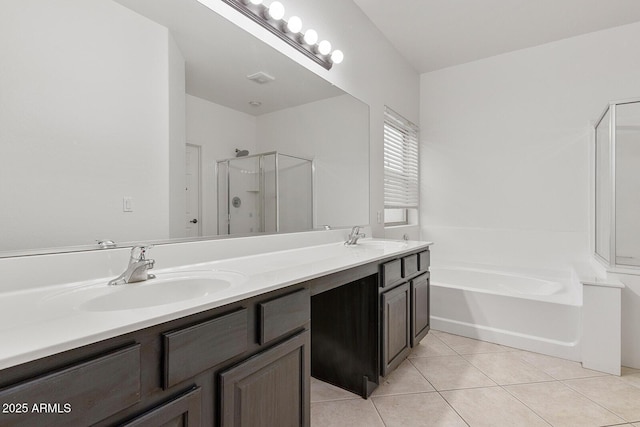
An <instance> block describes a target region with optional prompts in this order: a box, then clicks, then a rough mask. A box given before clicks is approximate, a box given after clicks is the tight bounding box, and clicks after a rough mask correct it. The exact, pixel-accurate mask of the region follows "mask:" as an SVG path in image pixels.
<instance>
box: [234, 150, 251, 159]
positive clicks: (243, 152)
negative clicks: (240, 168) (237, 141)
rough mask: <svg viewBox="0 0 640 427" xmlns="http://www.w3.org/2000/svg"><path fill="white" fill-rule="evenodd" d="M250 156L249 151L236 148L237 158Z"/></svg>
mask: <svg viewBox="0 0 640 427" xmlns="http://www.w3.org/2000/svg"><path fill="white" fill-rule="evenodd" d="M248 155H249V150H240V149H239V148H236V157H244V156H248Z"/></svg>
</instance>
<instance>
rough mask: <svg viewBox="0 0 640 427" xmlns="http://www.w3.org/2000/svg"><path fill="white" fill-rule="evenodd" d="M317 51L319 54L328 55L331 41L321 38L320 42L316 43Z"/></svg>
mask: <svg viewBox="0 0 640 427" xmlns="http://www.w3.org/2000/svg"><path fill="white" fill-rule="evenodd" d="M318 52H319V53H320V54H321V55H328V54H329V52H331V43H329V42H328V41H327V40H322V41H321V42H320V43H318Z"/></svg>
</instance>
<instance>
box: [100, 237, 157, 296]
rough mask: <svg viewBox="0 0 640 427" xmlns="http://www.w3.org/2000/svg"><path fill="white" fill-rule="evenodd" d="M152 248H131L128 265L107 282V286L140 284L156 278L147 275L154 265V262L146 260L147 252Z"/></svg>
mask: <svg viewBox="0 0 640 427" xmlns="http://www.w3.org/2000/svg"><path fill="white" fill-rule="evenodd" d="M152 247H153V246H134V247H132V248H131V256H130V257H129V265H128V266H127V269H126V270H125V271H124V273H122V274H121V275H119V276H118V277H116V278H115V279H113V280H110V281H109V286H113V285H124V284H125V283H133V282H142V281H145V280H148V279H153V278H155V277H156V276H154V275H153V274H149V273H148V271H149V270H151V269H152V268H153V266H154V264H155V263H156V262H155V260H152V259H147V251H148V250H149V249H151V248H152Z"/></svg>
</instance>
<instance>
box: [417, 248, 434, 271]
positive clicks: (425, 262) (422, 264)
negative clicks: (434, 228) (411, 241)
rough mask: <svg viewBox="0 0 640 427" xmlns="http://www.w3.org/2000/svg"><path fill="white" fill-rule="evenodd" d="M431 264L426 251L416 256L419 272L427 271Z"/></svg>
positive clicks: (428, 253) (429, 253)
mask: <svg viewBox="0 0 640 427" xmlns="http://www.w3.org/2000/svg"><path fill="white" fill-rule="evenodd" d="M430 264H431V252H430V251H428V250H426V251H424V252H420V253H419V254H418V268H419V269H420V271H427V270H428V269H429V265H430Z"/></svg>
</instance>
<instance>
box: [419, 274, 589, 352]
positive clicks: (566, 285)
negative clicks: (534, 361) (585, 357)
mask: <svg viewBox="0 0 640 427" xmlns="http://www.w3.org/2000/svg"><path fill="white" fill-rule="evenodd" d="M539 273H544V274H539ZM539 273H536V272H530V271H527V272H526V274H525V273H522V272H514V271H498V270H491V269H486V268H477V267H467V266H446V267H445V266H442V267H439V266H432V267H431V327H432V328H433V329H437V330H440V331H444V332H449V333H452V334H456V335H462V336H466V337H470V338H476V339H481V340H484V341H489V342H494V343H497V344H502V345H506V346H510V347H515V348H519V349H523V350H528V351H534V352H538V353H543V354H547V355H550V356H556V357H562V358H565V359H571V360H575V361H580V360H581V350H580V336H581V312H582V287H581V285H580V283H579V282H577V281H573V280H572V279H571V275H569V274H567V275H566V276H564V275H558V274H556V275H554V276H549V274H548V273H547V272H539Z"/></svg>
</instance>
